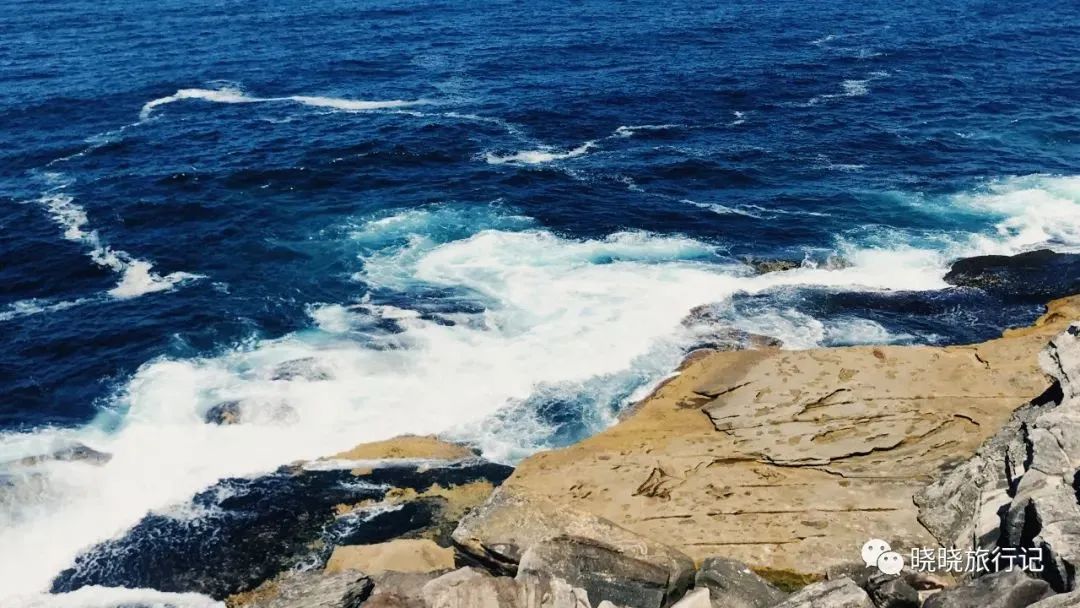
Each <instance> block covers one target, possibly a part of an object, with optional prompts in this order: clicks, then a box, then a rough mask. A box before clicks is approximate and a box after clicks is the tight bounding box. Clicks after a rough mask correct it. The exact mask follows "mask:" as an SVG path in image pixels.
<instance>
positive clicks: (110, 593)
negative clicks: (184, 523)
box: [4, 586, 225, 608]
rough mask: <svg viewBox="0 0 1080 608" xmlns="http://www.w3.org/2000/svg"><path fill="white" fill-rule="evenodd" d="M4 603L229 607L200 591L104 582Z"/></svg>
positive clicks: (45, 607)
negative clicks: (157, 588) (112, 585)
mask: <svg viewBox="0 0 1080 608" xmlns="http://www.w3.org/2000/svg"><path fill="white" fill-rule="evenodd" d="M4 605H5V606H10V607H11V608H124V607H127V606H145V607H146V608H225V603H224V602H218V601H215V600H213V599H211V598H209V597H207V596H205V595H200V594H198V593H165V592H162V591H155V590H153V589H126V588H124V587H100V586H90V587H83V588H81V589H78V590H77V591H72V592H71V593H59V594H44V593H42V594H34V595H27V596H21V597H13V598H11V599H10V600H8V603H6V604H4Z"/></svg>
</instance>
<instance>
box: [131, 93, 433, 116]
mask: <svg viewBox="0 0 1080 608" xmlns="http://www.w3.org/2000/svg"><path fill="white" fill-rule="evenodd" d="M192 99H194V100H200V101H207V102H212V103H226V104H236V103H265V102H293V103H298V104H300V105H305V106H312V107H316V108H331V109H335V110H342V111H346V112H363V111H370V110H385V109H392V108H404V107H408V106H414V105H420V104H425V103H428V102H427V101H426V100H423V99H418V100H403V99H393V100H363V99H348V98H342V97H327V96H318V95H286V96H278V97H257V96H253V95H249V94H247V93H244V92H243V91H241V90H240V89H237V88H220V89H199V88H191V89H180V90H178V91H177V92H175V93H173V94H172V95H167V96H165V97H159V98H157V99H153V100H151V101H148V102H146V103H145V104H143V107H142V110H141V111H140V112H139V118H140V120H147V119H149V118H150V116H151V115H152V114H153V111H154V110H155V109H156V108H159V107H161V106H164V105H168V104H171V103H175V102H178V101H184V100H192Z"/></svg>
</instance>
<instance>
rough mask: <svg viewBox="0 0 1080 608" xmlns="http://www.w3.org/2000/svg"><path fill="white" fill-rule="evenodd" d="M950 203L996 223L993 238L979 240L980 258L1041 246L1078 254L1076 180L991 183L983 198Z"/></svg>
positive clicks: (1079, 182) (1079, 190)
mask: <svg viewBox="0 0 1080 608" xmlns="http://www.w3.org/2000/svg"><path fill="white" fill-rule="evenodd" d="M949 203H951V204H953V205H960V206H963V207H966V208H968V209H971V210H974V211H977V212H982V213H988V214H991V215H993V216H997V217H999V218H1000V221H998V222H997V223H996V224H995V226H994V227H995V232H996V234H995V235H993V236H981V237H978V238H977V239H976V240H975V241H974V242H973V245H972V246H973V247H974V248H977V249H978V250H979V251H980V252H982V253H1006V254H1007V253H1011V252H1015V251H1021V250H1027V249H1033V248H1036V247H1041V246H1053V247H1055V248H1057V249H1059V250H1069V251H1075V250H1077V249H1080V176H1051V175H1028V176H1023V177H1013V178H1009V179H1003V180H998V181H996V182H992V183H990V184H989V185H988V186H987V187H986V189H985V190H984V191H983V192H978V193H972V194H961V195H957V196H953V197H950V199H949Z"/></svg>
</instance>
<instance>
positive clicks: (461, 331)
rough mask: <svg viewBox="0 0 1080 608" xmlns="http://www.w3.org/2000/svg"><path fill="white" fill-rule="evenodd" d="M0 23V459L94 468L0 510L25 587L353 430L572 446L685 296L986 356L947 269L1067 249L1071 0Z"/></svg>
mask: <svg viewBox="0 0 1080 608" xmlns="http://www.w3.org/2000/svg"><path fill="white" fill-rule="evenodd" d="M0 8H2V9H3V14H4V15H5V17H4V18H3V19H2V20H0V144H2V145H0V285H2V289H0V336H2V337H3V347H4V348H3V349H0V429H5V430H6V432H5V434H4V435H3V436H2V440H0V456H4V457H5V458H0V460H4V459H7V457H11V458H14V457H17V456H22V455H25V454H26V453H28V452H34V451H41V450H42V449H47V448H50V447H53V446H56V445H59V444H64V442H70V441H75V440H77V441H79V442H81V443H86V444H88V445H91V446H92V447H94V448H95V449H101V450H102V451H107V452H109V453H112V454H114V459H113V461H112V462H110V464H108V465H106V466H105V467H103V468H101V469H100V470H97V469H95V472H94V473H92V474H91V473H86V472H85V471H83V470H82V469H71V470H68V469H64V466H70V467H75V466H83V465H77V464H71V465H59V464H58V465H56V466H54V467H53V468H52V469H49V470H48V471H47V472H46V474H45V476H44V477H41V478H38V479H39V482H40V484H39V485H36V486H34V487H35V488H36V489H35V490H34V491H33V492H29V493H28V494H26V495H23V494H20V495H18V497H16V498H14V499H12V500H10V501H7V502H5V501H0V507H3V509H4V511H3V513H0V541H3V542H2V543H0V573H3V574H0V581H2V580H3V579H6V578H8V577H17V578H12V579H11V580H12V581H15V580H18V581H19V584H14V583H12V584H11V585H4V584H0V587H5V586H6V587H9V588H13V589H15V590H16V591H23V592H26V591H32V590H35V589H44V588H46V587H47V586H48V585H47V583H48V581H49V573H50V572H51V573H52V575H55V574H56V573H57V572H59V571H60V570H61V569H62V568H63V567H66V566H67V565H70V563H71V560H72V559H73V557H74V552H75V551H76V550H77V549H79V548H80V547H85V546H86V545H87V544H89V543H90V542H92V541H95V540H101V539H102V538H107V537H109V536H111V535H113V534H116V533H118V532H119V531H122V530H123V529H124V528H125V527H126V526H130V525H132V524H134V523H135V521H137V520H138V518H139V517H140V516H141V515H142V514H144V513H145V512H146V510H147V509H152V508H157V507H159V506H161V505H163V504H167V503H169V502H171V501H175V500H179V499H180V498H181V497H183V496H187V495H190V494H191V493H193V492H195V491H197V490H199V489H201V488H204V487H207V486H208V485H210V484H212V483H213V482H214V481H215V480H217V479H219V478H221V477H224V476H226V475H236V474H244V473H250V472H254V471H258V470H269V469H272V468H273V467H274V466H276V465H278V464H281V463H283V462H287V461H288V460H290V459H291V458H294V457H300V456H308V457H309V456H314V455H318V454H320V453H326V452H328V451H333V450H334V449H338V448H340V447H345V446H347V445H348V443H349V442H350V441H351V442H353V443H355V442H356V441H360V440H364V439H368V438H379V437H383V436H387V435H390V434H395V433H399V432H408V431H413V432H445V433H447V434H449V435H451V436H454V437H457V438H461V439H464V440H468V441H472V442H473V443H475V444H477V445H478V447H481V448H482V449H484V450H485V453H487V454H488V455H489V456H492V457H495V458H498V459H501V460H513V459H515V458H517V457H520V456H521V455H522V454H525V453H528V452H529V451H530V450H533V449H536V448H539V447H544V446H549V445H558V444H561V443H565V442H567V441H571V440H573V439H576V438H578V437H580V436H581V435H583V434H586V433H588V432H592V431H595V430H596V429H597V428H601V427H602V426H603V425H604V424H608V423H610V421H611V420H612V419H613V416H614V414H615V412H617V410H618V409H619V408H620V407H622V406H623V405H625V403H627V402H628V401H629V400H632V399H633V398H634V397H635V396H636V395H639V394H640V393H641V391H642V390H646V389H647V388H648V386H649V385H650V383H652V382H655V381H656V380H658V379H659V378H661V377H662V376H663V375H664V374H665V373H667V372H668V371H669V370H670V369H671V367H672V365H674V363H676V362H677V361H678V358H679V357H680V356H681V353H682V352H684V351H685V348H686V347H687V345H688V344H691V343H694V341H695V340H697V339H699V338H700V336H699V335H694V336H687V335H684V334H683V333H680V332H684V331H685V330H684V329H680V328H681V327H682V326H681V325H680V321H681V320H682V319H683V318H684V317H685V316H686V314H687V313H688V312H689V311H690V309H691V308H693V307H694V306H697V305H700V304H715V310H714V313H715V315H714V316H715V317H716V318H717V319H720V320H721V321H722V322H723V323H724V324H726V325H730V326H734V327H737V328H739V329H742V330H745V331H753V332H758V333H765V334H769V335H772V336H775V337H778V338H780V339H782V340H783V341H784V342H785V344H786V345H787V346H788V347H792V348H799V347H806V346H813V345H820V344H854V343H866V342H897V343H949V342H960V341H967V340H976V339H985V338H987V337H990V336H993V335H996V334H997V333H999V332H1000V331H1001V329H1002V328H1003V327H1005V326H1008V325H1011V324H1020V323H1024V322H1027V321H1029V320H1030V319H1031V318H1033V317H1034V316H1035V315H1036V314H1038V311H1039V306H1038V303H1036V302H1008V303H1003V302H1000V301H998V300H994V299H993V298H988V297H986V296H985V294H978V293H973V292H967V291H955V290H947V289H946V288H947V287H948V286H947V285H946V284H945V283H944V282H943V281H942V280H941V279H942V276H943V275H944V273H945V271H946V270H947V268H948V264H949V263H950V262H951V261H953V260H955V259H957V258H959V257H963V256H970V255H977V254H980V253H1015V252H1018V251H1023V250H1027V249H1033V248H1036V247H1044V246H1050V247H1054V248H1057V249H1061V250H1066V249H1075V248H1076V247H1077V246H1078V245H1080V178H1077V177H1076V175H1077V174H1078V171H1077V165H1078V159H1080V154H1078V153H1080V145H1078V141H1080V36H1078V35H1077V34H1076V24H1077V23H1080V5H1078V4H1076V3H1070V2H1035V3H1023V4H1010V3H997V2H970V1H963V2H955V3H940V2H923V1H920V2H913V3H905V4H904V5H902V6H901V5H898V4H897V3H894V2H877V1H871V2H860V3H846V2H845V3H805V2H773V3H758V2H725V3H721V4H719V5H717V6H711V7H702V6H695V5H694V4H692V3H682V2H665V3H663V4H662V5H656V4H655V3H644V2H626V3H613V2H584V3H575V4H572V5H564V4H562V3H549V2H539V3H530V4H527V5H522V4H518V3H504V2H492V3H484V4H474V3H465V2H461V3H456V2H455V3H435V4H429V5H426V6H422V7H421V6H415V5H413V4H411V3H394V2H381V1H375V2H363V3H352V2H318V3H315V2H296V1H293V0H286V1H282V2H273V3H241V2H220V3H218V2H214V3H210V2H207V3H198V2H196V3H192V2H190V1H185V2H175V1H173V0H164V1H161V2H154V3H145V2H132V1H130V0H125V1H120V2H112V3H98V2H80V1H74V0H58V1H50V2H25V1H11V0H7V1H5V2H4V3H3V6H2V7H0ZM748 257H754V258H784V259H793V260H795V261H802V262H803V267H802V268H801V269H797V270H794V271H789V272H785V273H774V274H769V275H762V276H756V275H754V274H753V272H752V271H751V270H750V268H749V267H748V266H747V265H746V264H745V263H744V261H745V259H746V258H748ZM913 293H917V294H922V295H920V296H918V297H914V296H912V295H911V294H913ZM283 366H284V367H283ZM282 370H285V371H282ZM297 370H300V371H297ZM223 401H237V402H238V403H241V404H243V407H244V408H245V409H244V416H245V419H246V421H247V422H249V423H250V424H243V425H240V427H245V428H237V429H221V428H219V427H212V428H211V427H209V426H208V425H206V424H205V423H203V421H202V416H203V415H204V414H205V412H206V410H207V409H208V408H210V407H211V406H213V405H214V404H216V403H220V402H223ZM163 469H164V470H167V471H169V475H170V476H173V477H172V478H171V481H169V482H168V483H166V482H164V481H161V480H158V479H157V478H158V477H161V476H162V475H161V473H162V470H163ZM42 480H44V481H42ZM133 492H134V493H138V496H139V498H138V499H137V500H133V499H132V493H133ZM5 505H6V506H5ZM57 505H60V506H59V507H58V506H57ZM119 505H123V507H122V508H121V507H120V506H119ZM57 509H59V510H57ZM85 513H90V514H91V515H81V514H85ZM101 513H109V514H110V515H108V516H101ZM93 514H97V516H92V515H93ZM46 517H48V518H51V519H49V521H50V522H51V525H55V530H56V531H55V537H53V540H50V539H45V540H44V541H43V540H42V539H41V537H40V536H33V535H31V534H30V532H31V531H34V530H36V529H37V528H35V526H38V525H39V524H40V522H39V519H40V518H46ZM87 518H89V519H87ZM5 519H7V520H9V521H7V522H5ZM40 521H45V520H44V519H40ZM56 522H61V523H56ZM63 522H67V523H63ZM90 522H93V523H90ZM20 542H26V543H31V542H33V543H35V546H37V545H44V546H46V547H49V548H48V549H47V550H45V551H44V552H43V554H42V557H40V559H35V560H31V561H32V562H33V563H31V564H29V565H25V564H23V563H22V562H23V561H25V560H24V559H23V557H24V555H25V553H23V552H21V551H20ZM27 546H29V545H27ZM5 554H6V555H5ZM13 564H19V567H20V568H21V569H16V570H12V569H10V568H9V567H13ZM15 573H21V574H15ZM3 582H5V583H6V582H9V581H3Z"/></svg>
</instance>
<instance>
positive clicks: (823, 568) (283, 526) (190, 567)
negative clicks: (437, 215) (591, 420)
mask: <svg viewBox="0 0 1080 608" xmlns="http://www.w3.org/2000/svg"><path fill="white" fill-rule="evenodd" d="M1077 259H1078V258H1076V257H1070V256H1065V257H1062V256H1061V254H1049V253H1039V252H1036V255H1030V254H1025V255H1024V256H1017V257H1016V259H1014V260H1011V259H1009V258H1003V259H996V258H995V259H990V258H987V259H976V260H974V261H972V260H965V261H963V262H961V263H958V264H957V265H956V266H954V269H953V272H951V273H950V277H949V280H950V281H953V282H956V283H957V284H959V285H962V286H963V287H964V288H976V289H984V290H987V291H991V292H992V291H994V290H997V291H998V292H1000V294H1001V295H1002V297H1005V298H1019V297H1024V298H1027V297H1030V294H1021V293H1019V292H1018V291H1017V289H1016V288H1015V284H1016V281H1018V280H1021V279H1020V278H1018V277H1024V276H1027V278H1029V279H1031V280H1034V281H1036V283H1037V286H1038V290H1037V291H1038V292H1039V294H1041V295H1050V296H1059V295H1062V290H1072V291H1068V292H1065V293H1076V291H1080V290H1078V289H1075V287H1076V277H1077V276H1078V275H1076V274H1074V273H1073V272H1072V270H1075V266H1076V262H1077ZM1033 265H1036V266H1039V267H1040V268H1043V269H1045V272H1046V273H1049V274H1046V275H1045V276H1042V275H1040V276H1039V277H1038V278H1031V273H1032V271H1031V268H1032V267H1034V266H1033ZM784 269H785V268H784V265H782V264H779V265H777V264H774V265H770V266H768V267H767V268H766V270H769V271H779V272H782V271H784ZM1062 269H1065V270H1064V271H1063V270H1062ZM1063 272H1064V274H1062V273H1063ZM1055 273H1056V275H1057V276H1056V277H1055V276H1054V274H1055ZM1078 320H1080V296H1070V297H1064V298H1060V299H1057V300H1054V301H1052V302H1050V303H1049V304H1048V305H1047V307H1046V312H1045V314H1043V315H1042V316H1041V317H1040V318H1039V319H1038V320H1037V321H1036V322H1035V323H1034V324H1033V325H1031V326H1029V327H1024V328H1019V329H1013V330H1008V331H1006V332H1005V333H1004V335H1003V336H1002V337H1000V338H997V339H993V340H989V341H986V342H982V343H979V344H974V345H967V346H947V347H932V346H864V347H843V348H818V349H810V350H803V351H789V350H782V349H781V348H780V347H779V345H778V344H777V343H775V341H771V340H769V339H766V338H762V337H756V336H752V335H745V334H742V333H739V334H737V335H736V334H731V333H723V332H722V331H720V330H721V329H722V328H718V332H719V333H718V334H717V335H720V334H723V335H722V336H721V338H723V339H717V340H715V341H714V342H715V343H713V344H710V345H708V346H707V347H706V348H703V349H701V350H699V351H696V352H695V353H693V354H692V355H691V356H689V357H688V358H687V360H686V361H685V362H684V364H683V366H682V367H681V368H680V370H679V373H678V374H677V375H676V376H674V377H672V378H671V379H669V380H668V381H667V382H665V383H664V384H662V385H661V386H659V387H658V388H657V389H656V390H655V391H654V392H653V393H652V394H651V395H650V396H649V397H648V398H646V399H645V400H643V401H642V402H641V403H639V404H637V405H636V406H635V407H634V408H633V409H632V411H630V412H628V413H626V414H625V415H624V416H623V418H622V420H621V421H620V422H619V423H618V424H616V425H615V426H613V427H610V428H608V429H607V430H605V431H603V432H601V433H599V434H597V435H595V436H593V437H590V438H588V439H585V440H583V441H580V442H578V443H576V444H574V445H571V446H568V447H565V448H562V449H558V450H552V451H547V452H541V453H538V454H535V455H533V456H531V457H529V458H527V459H525V460H524V461H522V462H521V463H520V464H519V465H518V466H517V467H516V468H514V469H511V468H509V467H505V466H503V465H498V464H494V463H490V462H486V461H484V460H483V459H481V458H479V457H478V456H477V455H476V454H474V453H473V452H472V451H470V450H469V449H468V448H467V447H465V446H459V445H455V444H451V443H446V442H443V441H440V440H438V439H436V438H432V437H399V438H396V439H392V440H388V441H383V442H377V443H373V444H364V445H360V446H357V447H356V448H355V449H353V450H350V451H348V452H344V453H341V454H336V455H333V456H329V457H327V458H324V459H321V460H317V461H311V462H306V463H296V464H294V465H290V466H287V467H282V468H281V469H279V470H278V471H276V472H274V473H272V474H269V475H266V476H263V477H259V478H255V479H247V480H224V481H222V482H221V483H219V484H218V485H217V486H215V487H213V488H210V489H208V490H206V491H205V492H202V493H200V494H199V495H198V496H196V497H195V498H194V499H193V501H192V504H193V506H196V507H198V508H200V509H202V513H203V515H205V516H206V517H211V518H213V525H212V526H208V525H206V523H205V522H204V521H203V520H202V519H199V518H195V519H191V520H184V519H183V518H177V517H166V516H161V515H151V516H148V517H147V518H145V519H144V520H143V521H142V522H140V523H139V524H138V525H137V526H136V527H135V528H134V529H133V530H132V531H130V532H129V533H127V534H126V535H125V536H124V537H122V538H119V539H115V540H113V541H109V542H107V543H103V544H102V545H99V546H98V547H95V548H93V549H91V550H90V551H88V552H86V553H85V554H83V555H82V556H81V557H80V558H79V560H78V561H77V563H76V564H75V566H74V567H73V568H71V569H70V570H68V571H65V572H64V573H62V574H61V575H60V576H59V577H58V578H57V579H56V581H55V582H54V591H67V590H71V589H76V588H78V587H81V586H84V585H118V586H147V587H153V588H156V589H160V590H165V591H197V592H200V593H204V594H207V595H210V596H211V597H214V598H215V599H219V600H223V601H224V602H225V604H226V605H228V606H230V607H232V608H238V607H241V606H248V607H252V608H294V607H295V608H300V607H308V606H319V607H327V608H337V607H347V608H355V607H358V606H365V607H372V608H384V607H395V606H396V607H407V608H422V607H429V608H450V607H473V606H477V607H489V606H490V607H496V606H509V607H519V608H526V607H529V608H532V607H541V606H543V607H551V608H556V607H558V608H563V607H566V608H588V607H600V606H603V607H605V608H614V607H628V608H629V607H655V608H664V607H667V606H678V607H679V608H706V607H709V606H712V607H716V608H720V607H725V608H772V607H777V608H796V607H821V608H831V607H841V608H843V607H852V608H854V607H859V608H871V607H875V608H904V607H913V608H917V607H919V606H925V607H926V608H964V607H971V608H975V607H984V606H993V607H1001V608H1013V607H1016V608H1020V607H1022V606H1029V605H1030V606H1036V607H1037V608H1058V607H1067V606H1078V607H1080V592H1078V591H1076V566H1077V564H1078V562H1080V324H1077V321H1078ZM700 321H701V319H697V320H696V321H695V322H700ZM732 349H735V350H732ZM206 513H210V515H206ZM185 526H186V527H185ZM877 538H880V539H884V540H886V541H887V542H888V543H889V544H890V545H891V549H892V550H893V551H896V552H897V553H899V554H900V555H901V556H903V557H904V559H905V560H907V567H906V568H905V569H904V570H903V571H902V572H900V573H899V574H898V575H889V574H886V573H884V572H879V571H878V568H876V567H868V566H867V565H866V564H864V561H863V560H864V558H863V557H862V556H861V555H860V548H861V547H863V545H864V543H866V542H867V540H868V539H877ZM162 539H174V540H175V542H162ZM920 549H926V550H931V551H933V552H934V555H937V554H938V552H948V551H950V550H952V551H955V552H964V553H969V552H972V551H976V550H977V551H985V552H986V553H987V554H994V555H1000V554H1001V553H1002V552H1003V551H1035V550H1038V552H1039V555H1040V557H1041V560H1042V561H1041V566H1042V567H1041V568H1040V569H1039V571H1038V572H1022V571H1021V570H1019V569H1006V568H1004V567H1002V566H1001V562H1000V561H995V562H993V563H992V564H991V565H989V566H988V567H987V568H985V569H984V570H987V571H980V572H971V571H969V570H965V569H963V568H945V569H940V570H933V569H931V570H927V569H919V568H916V567H915V566H916V564H913V563H912V562H911V559H910V556H912V555H916V554H917V552H918V551H919V550H920ZM913 551H914V552H915V553H913ZM942 554H943V555H945V553H942ZM993 570H998V571H996V572H992V571H993Z"/></svg>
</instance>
